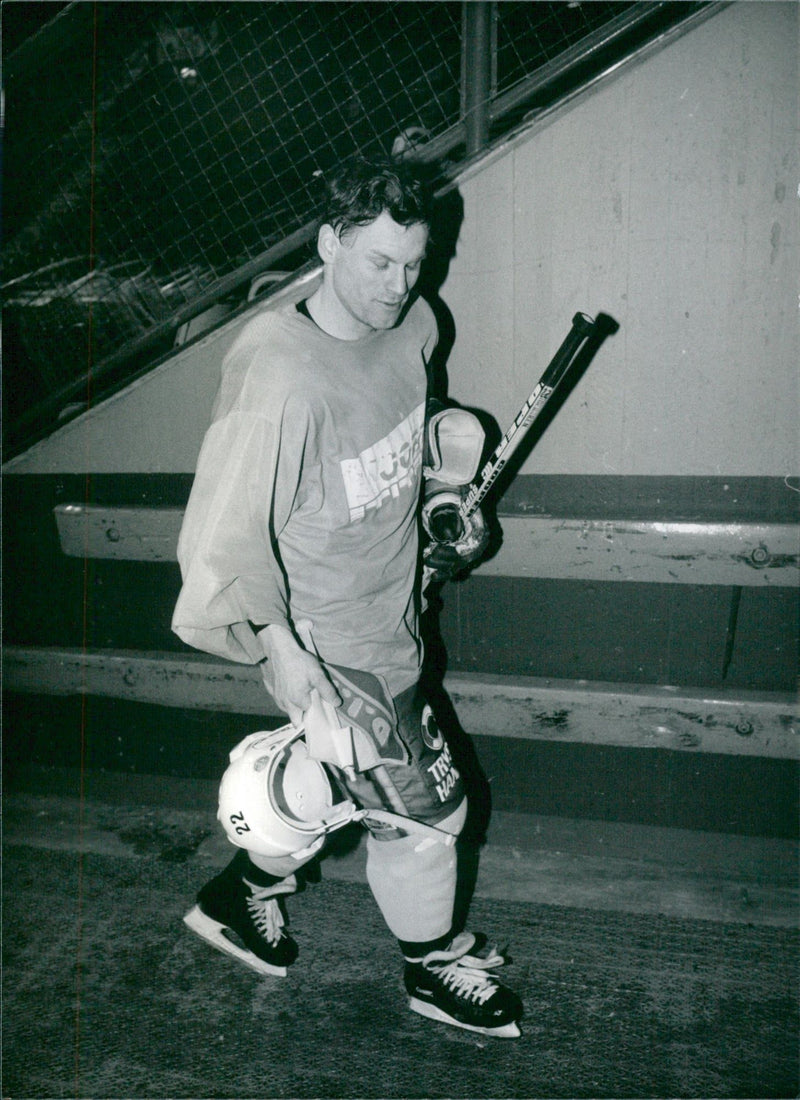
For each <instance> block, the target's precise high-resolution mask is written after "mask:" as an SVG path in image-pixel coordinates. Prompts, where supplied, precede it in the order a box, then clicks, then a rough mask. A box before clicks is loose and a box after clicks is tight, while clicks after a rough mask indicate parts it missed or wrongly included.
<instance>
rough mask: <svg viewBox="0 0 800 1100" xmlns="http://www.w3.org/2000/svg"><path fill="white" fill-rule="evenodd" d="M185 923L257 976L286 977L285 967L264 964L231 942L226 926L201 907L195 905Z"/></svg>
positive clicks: (245, 949)
mask: <svg viewBox="0 0 800 1100" xmlns="http://www.w3.org/2000/svg"><path fill="white" fill-rule="evenodd" d="M183 923H184V924H185V925H186V926H187V927H188V928H191V930H192V931H193V932H194V933H196V935H198V936H199V937H200V938H201V939H203V940H205V941H206V943H210V944H211V946H212V947H215V948H216V949H217V951H222V952H224V953H225V954H226V955H232V956H233V958H235V959H238V960H239V962H241V963H244V965H245V966H248V967H249V968H250V969H251V970H255V971H256V973H257V974H270V975H273V976H277V977H279V978H285V977H286V967H285V966H273V965H272V964H271V963H268V962H264V960H263V959H259V957H258V955H254V954H253V952H252V951H248V950H247V948H246V947H239V945H238V944H237V943H234V942H233V941H232V940H229V939H228V937H227V936H226V935H225V931H224V929H225V925H224V924H220V923H219V921H216V920H214V919H213V918H212V917H209V916H207V915H206V914H205V913H204V912H203V910H202V909H201V908H200V906H199V905H195V907H194V908H193V909H190V910H189V912H188V913H187V914H186V916H185V917H184V918H183Z"/></svg>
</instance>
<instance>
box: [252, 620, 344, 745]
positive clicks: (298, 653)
mask: <svg viewBox="0 0 800 1100" xmlns="http://www.w3.org/2000/svg"><path fill="white" fill-rule="evenodd" d="M258 638H259V641H260V642H261V644H262V646H263V647H264V653H265V655H266V657H267V660H266V661H264V662H262V664H261V665H260V668H261V675H262V677H263V679H264V684H265V685H266V687H267V690H268V691H269V692H270V694H271V695H272V697H273V698H274V700H275V702H276V703H277V704H278V706H279V707H280V708H281V710H284V711H286V713H287V714H288V715H289V721H290V722H291V723H292V725H294V726H298V727H299V726H302V724H303V715H304V714H305V712H306V711H307V710H308V708H309V707H310V706H311V692H312V691H314V690H315V689H316V690H317V691H318V692H319V693H320V696H321V697H322V698H323V699H326V700H327V701H328V702H329V703H331V704H332V705H333V706H335V707H340V706H341V705H342V700H341V698H340V696H339V693H338V691H337V690H336V688H335V687H334V686H333V684H332V683H331V682H330V680H329V679H328V677H327V676H326V674H325V670H324V669H323V667H322V665H321V664H320V661H319V659H318V658H317V657H316V656H315V655H314V654H313V653H309V652H308V650H306V649H303V647H302V646H301V645H300V644H299V643H298V641H297V639H296V638H295V636H294V634H292V632H291V630H290V629H289V628H288V627H287V626H283V624H281V623H272V624H271V625H270V626H267V627H265V628H264V629H263V630H261V631H259V633H258Z"/></svg>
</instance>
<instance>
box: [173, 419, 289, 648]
mask: <svg viewBox="0 0 800 1100" xmlns="http://www.w3.org/2000/svg"><path fill="white" fill-rule="evenodd" d="M284 412H285V410H284ZM287 422H290V423H292V424H293V425H294V432H293V433H292V435H290V434H289V433H287V431H286V430H285V429H284V427H283V425H284V424H285V423H287ZM301 424H302V417H298V415H297V413H296V412H295V414H294V415H292V416H291V417H287V416H284V415H282V412H281V410H280V409H275V407H274V405H273V406H272V411H271V413H270V415H268V416H265V415H263V414H262V413H261V412H260V411H259V412H252V411H249V410H248V409H247V408H245V407H244V403H242V402H238V403H236V404H235V405H234V407H232V408H229V409H228V411H226V412H225V413H224V414H223V415H222V416H220V417H219V419H217V420H216V421H214V423H213V424H212V425H211V427H210V428H209V430H208V432H207V434H206V437H205V440H204V442H203V446H202V449H201V452H200V456H199V459H198V463H197V470H196V473H195V479H194V483H193V486H192V491H191V494H190V497H189V502H188V505H187V509H186V514H185V516H184V520H183V525H182V528H181V533H180V537H179V540H178V561H179V564H180V567H181V574H182V578H183V586H182V588H181V591H180V595H179V597H178V601H177V604H176V607H175V611H174V614H173V619H172V629H173V630H174V632H175V633H176V634H177V635H178V636H179V637H180V638H181V639H182V640H183V641H184V642H186V643H187V644H188V645H191V646H193V647H194V648H196V649H201V650H203V651H205V652H208V653H213V654H216V655H219V656H222V657H227V658H229V659H230V660H234V661H240V662H245V663H250V664H252V663H255V662H257V661H259V660H261V659H262V658H263V656H264V654H263V650H262V648H261V645H260V644H259V642H258V640H257V638H256V636H255V634H254V632H253V630H252V629H251V627H250V626H249V625H248V623H249V622H255V623H259V624H267V623H275V622H286V621H287V617H288V611H287V603H288V600H287V592H286V585H285V581H284V575H283V570H282V568H281V564H280V560H279V556H278V550H277V536H278V534H279V533H280V531H281V530H282V528H283V526H284V524H285V523H286V521H287V519H288V516H289V514H290V512H291V507H292V502H293V499H294V494H295V492H296V487H297V484H298V480H299V476H300V468H301V463H302V440H301V439H298V438H297V437H298V425H301Z"/></svg>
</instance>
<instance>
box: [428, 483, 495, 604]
mask: <svg viewBox="0 0 800 1100" xmlns="http://www.w3.org/2000/svg"><path fill="white" fill-rule="evenodd" d="M467 488H468V487H467V486H464V487H463V488H462V489H461V490H459V489H442V490H439V491H437V492H433V493H431V495H430V496H429V497H428V499H427V500H426V501H425V504H424V505H423V508H422V526H423V527H424V529H425V532H426V533H427V535H428V537H429V539H430V541H429V543H428V545H427V546H426V547H425V549H424V550H423V552H422V563H423V568H424V574H423V584H424V585H427V584H429V583H431V582H432V581H446V580H449V579H450V578H451V577H454V576H456V575H457V574H458V573H460V572H462V570H464V569H466V568H467V567H468V566H470V565H472V564H473V563H474V562H476V561H478V559H479V558H480V557H481V555H482V554H483V553H484V551H485V550H486V547H487V546H488V544H489V530H488V528H487V526H486V522H485V520H484V518H483V514H482V513H481V511H480V509H478V510H477V511H476V512H473V514H472V515H471V516H469V518H468V519H466V520H464V519H463V518H462V516H461V513H460V511H459V505H460V504H461V499H462V495H463V494H465V493H466V491H467Z"/></svg>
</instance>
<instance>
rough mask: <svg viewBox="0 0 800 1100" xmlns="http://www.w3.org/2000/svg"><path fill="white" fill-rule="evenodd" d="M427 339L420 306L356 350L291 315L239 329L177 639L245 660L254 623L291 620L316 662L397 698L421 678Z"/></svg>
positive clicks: (205, 449) (198, 502) (181, 549)
mask: <svg viewBox="0 0 800 1100" xmlns="http://www.w3.org/2000/svg"><path fill="white" fill-rule="evenodd" d="M436 336H437V333H436V323H435V320H434V317H433V313H432V311H431V309H430V307H429V306H428V305H427V304H426V303H425V302H424V301H422V300H421V299H418V300H417V301H416V302H415V303H414V304H413V305H412V307H411V308H410V309H409V311H408V313H407V314H406V316H405V317H404V318H403V320H402V322H401V323H400V324H399V325H398V326H397V327H396V328H394V329H391V330H387V331H377V332H373V333H371V334H370V335H368V336H367V337H365V338H364V339H361V340H355V341H345V340H339V339H336V338H335V337H332V336H329V335H328V334H326V333H325V332H323V331H322V330H321V329H319V328H318V327H317V326H316V325H315V324H314V322H313V321H312V320H310V318H308V317H306V316H304V315H303V314H302V313H300V312H298V310H297V309H296V307H295V306H294V305H291V304H290V305H287V306H285V307H282V308H280V309H277V310H274V311H265V312H264V313H262V314H260V315H259V316H258V317H256V318H255V319H254V320H253V321H251V322H250V323H249V324H248V325H247V326H246V328H245V329H244V330H243V332H242V333H241V334H240V336H239V337H238V339H237V340H236V342H235V344H234V345H233V347H232V348H231V351H230V352H229V354H228V355H227V357H226V360H225V363H224V364H223V374H222V381H221V386H220V390H219V393H218V395H217V399H216V402H215V407H214V412H213V416H212V424H211V427H210V428H209V430H208V432H207V434H206V437H205V440H204V442H203V446H202V449H201V452H200V456H199V459H198V465H197V471H196V475H195V480H194V484H193V487H192V492H191V495H190V499H189V502H188V506H187V510H186V515H185V518H184V522H183V527H182V530H181V534H180V539H179V544H178V560H179V562H180V566H181V571H182V575H183V587H182V589H181V593H180V596H179V599H178V603H177V605H176V608H175V613H174V617H173V624H172V625H173V629H174V630H175V632H176V633H177V634H178V635H179V636H180V637H181V638H182V639H183V640H184V641H185V642H187V643H188V644H190V645H192V646H194V647H196V648H198V649H202V650H205V651H207V652H211V653H215V654H219V655H221V656H223V657H227V658H230V659H232V660H235V661H246V662H254V661H257V660H260V659H261V658H262V656H263V653H262V651H261V647H260V644H259V642H258V640H257V638H256V637H255V635H254V633H253V631H252V629H251V628H250V626H248V622H250V623H257V624H270V623H286V622H289V623H291V624H293V625H294V626H295V628H296V629H297V630H298V631H299V632H300V634H301V636H303V632H304V629H310V635H311V639H312V641H313V645H314V646H315V648H316V649H317V651H318V654H319V656H320V657H321V658H322V659H323V660H325V661H329V662H332V663H334V664H339V665H344V666H347V667H349V668H360V669H364V670H366V671H370V672H372V673H374V674H377V675H381V676H383V677H384V678H385V679H386V681H387V684H388V686H389V688H390V690H391V693H392V694H399V692H401V691H403V690H405V688H407V687H408V686H409V685H410V684H411V683H413V682H414V681H415V680H416V678H417V676H418V674H419V667H420V661H421V651H420V642H419V632H418V622H417V606H416V601H417V591H416V587H417V586H416V579H417V562H418V519H417V517H418V504H419V496H420V485H421V478H422V449H423V447H422V441H423V433H424V420H425V400H426V392H427V371H426V368H427V364H428V362H429V360H430V356H431V354H432V352H433V349H434V346H435V343H436ZM302 624H308V628H304V627H303V625H302Z"/></svg>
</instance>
